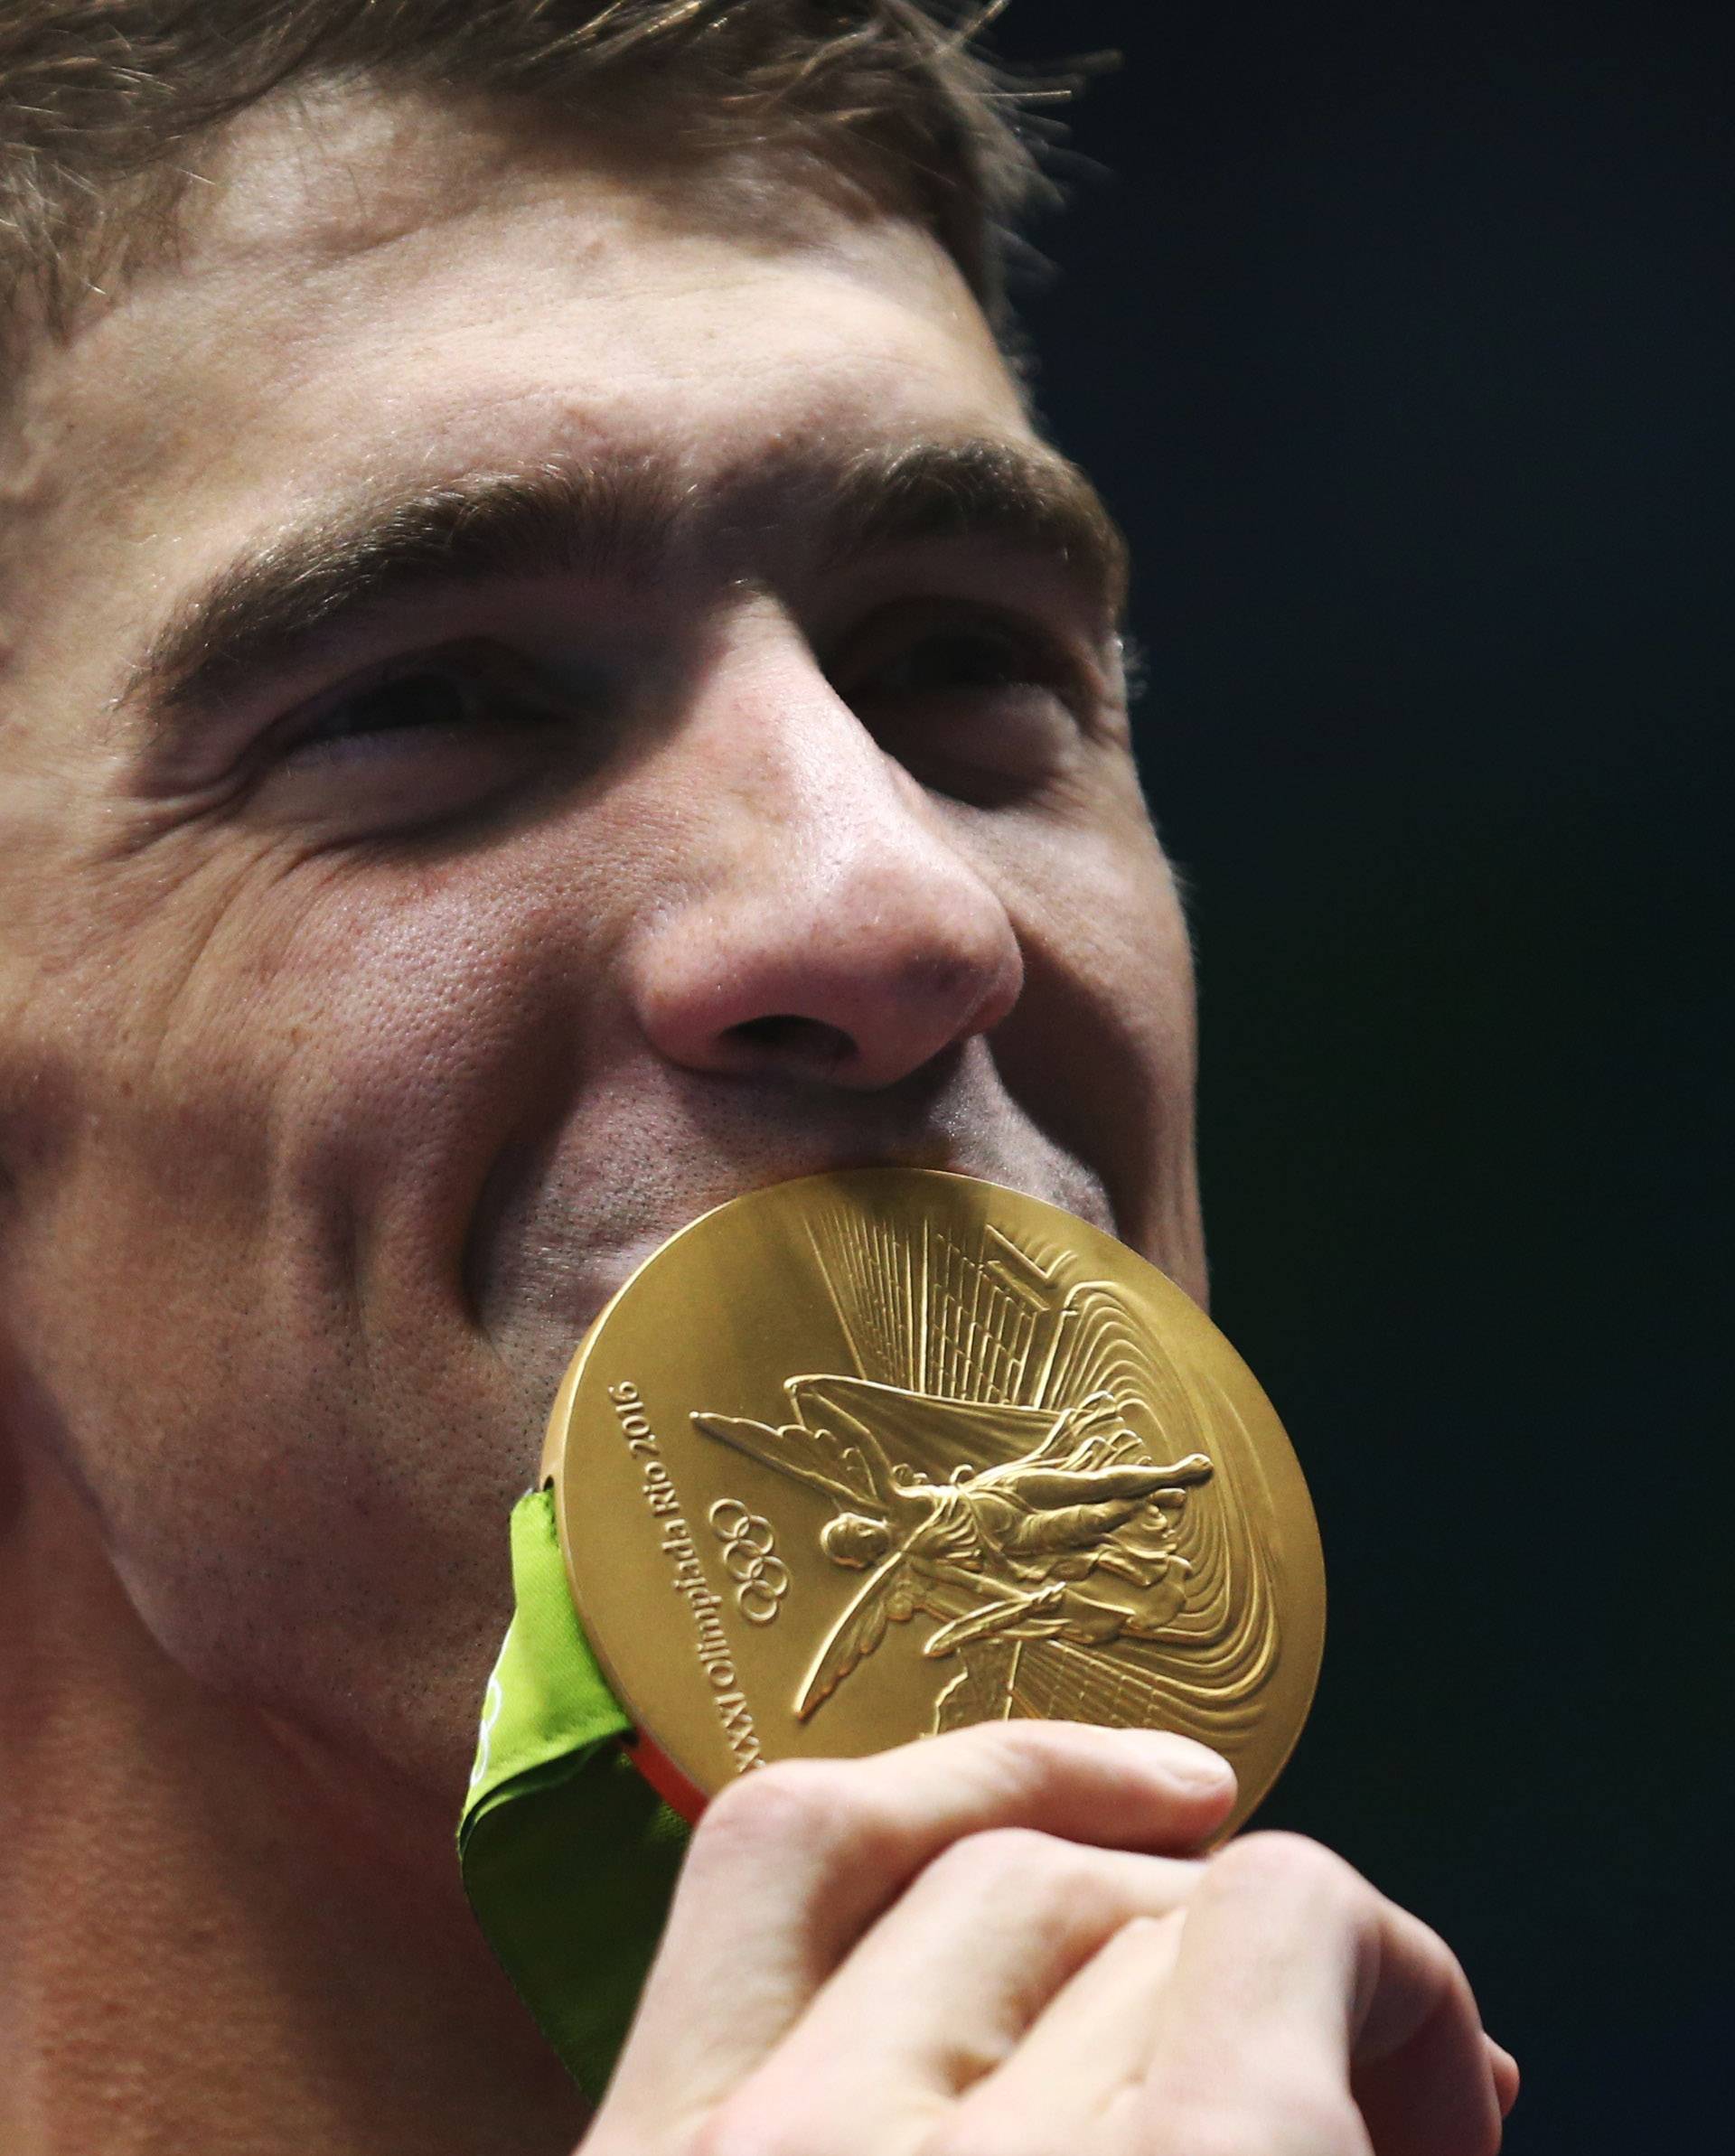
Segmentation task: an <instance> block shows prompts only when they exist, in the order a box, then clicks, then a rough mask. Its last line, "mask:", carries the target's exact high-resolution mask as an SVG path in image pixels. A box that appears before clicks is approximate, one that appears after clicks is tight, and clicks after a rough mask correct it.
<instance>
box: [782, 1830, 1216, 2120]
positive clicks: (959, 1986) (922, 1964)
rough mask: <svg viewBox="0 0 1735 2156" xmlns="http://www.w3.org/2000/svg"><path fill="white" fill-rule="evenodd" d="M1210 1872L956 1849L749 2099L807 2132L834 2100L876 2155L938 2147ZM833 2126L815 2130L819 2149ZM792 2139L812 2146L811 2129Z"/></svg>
mask: <svg viewBox="0 0 1735 2156" xmlns="http://www.w3.org/2000/svg"><path fill="white" fill-rule="evenodd" d="M1201 1869H1202V1868H1201V1867H1200V1866H1199V1865H1197V1864H1191V1863H1186V1862H1182V1861H1177V1860H1174V1859H1170V1858H1164V1857H1145V1856H1131V1855H1128V1854H1126V1853H1125V1852H1123V1851H1119V1850H1098V1849H1084V1848H1081V1847H1080V1846H1079V1845H1078V1844H1077V1843H1075V1842H1062V1841H1059V1840H1056V1839H1055V1837H1053V1836H1051V1835H1046V1834H1035V1833H1029V1832H1028V1831H1027V1830H1025V1829H1020V1828H1016V1827H1002V1828H1000V1829H999V1830H997V1831H995V1832H993V1833H985V1834H972V1835H970V1836H969V1837H967V1838H966V1839H965V1840H964V1841H962V1842H954V1843H953V1844H952V1847H951V1848H950V1849H949V1850H946V1851H943V1853H942V1854H941V1855H940V1856H939V1857H937V1858H936V1859H935V1860H934V1861H933V1863H932V1864H930V1865H929V1866H928V1868H927V1869H926V1870H924V1872H923V1873H922V1874H921V1876H920V1877H919V1878H918V1879H916V1880H915V1881H914V1884H913V1885H912V1886H911V1887H910V1888H909V1889H908V1891H907V1892H906V1893H905V1895H904V1896H903V1898H902V1899H901V1900H899V1901H898V1902H897V1903H896V1905H895V1906H894V1907H893V1908H891V1909H890V1910H889V1911H888V1912H887V1913H886V1915H885V1916H884V1917H881V1918H880V1920H879V1922H878V1923H877V1924H876V1925H875V1926H873V1928H872V1929H871V1930H870V1931H869V1932H868V1933H867V1936H866V1937H865V1938H863V1939H862V1940H861V1941H860V1943H859V1944H858V1945H857V1946H856V1948H855V1949H854V1951H853V1952H852V1953H851V1954H849V1957H848V1959H847V1960H846V1961H845V1962H844V1963H843V1965H842V1966H841V1967H840V1968H839V1970H838V1972H837V1973H836V1974H835V1975H834V1976H832V1977H831V1979H830V1982H829V1983H826V1984H825V1985H824V1986H823V1987H822V1988H821V1991H820V1992H819V1995H818V1996H817V1998H815V2000H814V2001H813V2003H812V2004H811V2006H810V2007H809V2009H808V2010H807V2011H806V2013H804V2014H803V2015H802V2018H801V2020H800V2021H799V2022H797V2024H796V2026H795V2027H794V2029H792V2030H791V2032H790V2034H789V2035H788V2037H787V2038H786V2039H784V2040H783V2042H782V2043H781V2044H779V2045H778V2046H777V2048H776V2049H775V2051H774V2054H773V2055H772V2057H771V2058H769V2059H768V2060H767V2062H766V2063H765V2065H764V2066H763V2067H761V2068H760V2069H759V2071H758V2073H757V2074H756V2075H755V2076H753V2078H752V2080H751V2081H750V2082H749V2083H748V2084H747V2085H746V2087H745V2088H744V2089H743V2091H742V2092H741V2093H742V2095H743V2097H744V2098H746V2101H747V2102H748V2104H751V2105H754V2106H756V2107H758V2109H759V2111H760V2113H761V2114H762V2115H763V2116H764V2117H766V2118H773V2119H778V2120H781V2121H783V2123H785V2125H789V2124H790V2123H792V2122H794V2123H795V2125H796V2126H797V2127H799V2123H800V2119H801V2116H802V2113H803V2111H804V2110H805V2109H806V2108H807V2107H810V2106H811V2105H812V2104H815V2103H821V2104H823V2105H824V2106H825V2108H826V2111H827V2113H828V2114H830V2115H832V2116H835V2117H844V2118H848V2119H849V2121H850V2122H851V2123H852V2128H853V2130H855V2131H856V2132H858V2133H859V2135H860V2138H861V2143H862V2146H863V2147H864V2148H871V2149H873V2150H875V2151H888V2152H889V2151H894V2150H896V2149H899V2148H902V2147H904V2146H906V2145H912V2144H914V2143H915V2142H920V2141H922V2140H925V2139H926V2137H927V2134H928V2133H929V2131H930V2130H931V2129H932V2127H933V2124H934V2123H935V2122H936V2121H937V2119H938V2118H939V2117H940V2116H941V2115H942V2114H943V2113H945V2112H946V2111H948V2110H950V2109H951V2108H952V2105H953V2104H954V2103H955V2101H956V2099H957V2098H958V2097H959V2096H960V2095H961V2094H962V2092H963V2091H964V2090H966V2089H968V2088H970V2087H971V2086H973V2085H974V2084H976V2083H977V2082H979V2081H980V2080H981V2079H982V2077H983V2076H985V2075H988V2074H990V2073H991V2072H992V2071H993V2070H994V2068H996V2067H999V2066H1001V2065H1002V2064H1003V2062H1004V2061H1006V2060H1007V2059H1008V2057H1010V2056H1011V2055H1012V2054H1013V2053H1014V2051H1015V2048H1016V2047H1018V2045H1019V2044H1020V2042H1021V2041H1022V2040H1024V2039H1027V2036H1028V2034H1029V2032H1030V2029H1031V2025H1032V2024H1033V2022H1035V2021H1036V2019H1037V2017H1038V2016H1039V2015H1040V2014H1041V2013H1042V2012H1043V2011H1044V2009H1045V2008H1046V2007H1047V2006H1048V2005H1050V2003H1051V2002H1052V2001H1054V1999H1055V1994H1056V1992H1059V1991H1060V1989H1061V1987H1062V1986H1063V1985H1064V1984H1065V1983H1068V1982H1069V1980H1071V1979H1073V1978H1074V1977H1075V1976H1076V1975H1077V1973H1078V1972H1079V1971H1080V1970H1081V1969H1082V1968H1083V1966H1084V1965H1085V1964H1087V1963H1090V1962H1091V1960H1092V1958H1093V1956H1095V1955H1097V1954H1099V1952H1100V1950H1102V1948H1103V1947H1104V1946H1105V1945H1106V1943H1107V1942H1108V1941H1110V1940H1111V1939H1112V1938H1113V1937H1114V1936H1115V1935H1116V1934H1117V1933H1119V1932H1120V1931H1121V1929H1122V1928H1123V1927H1124V1926H1126V1925H1127V1924H1129V1923H1130V1921H1131V1920H1132V1919H1134V1918H1135V1917H1166V1916H1168V1914H1169V1913H1170V1912H1171V1911H1172V1910H1174V1909H1177V1908H1179V1906H1180V1905H1181V1903H1182V1902H1183V1901H1184V1900H1185V1899H1186V1896H1187V1895H1188V1894H1189V1893H1190V1892H1191V1891H1192V1889H1193V1887H1194V1885H1195V1884H1196V1881H1197V1879H1198V1878H1199V1876H1200V1872H1201ZM1129 2056H1130V2057H1133V2058H1136V2057H1137V2056H1138V2055H1137V2054H1131V2055H1129ZM1050 2108H1051V2109H1052V2105H1051V2106H1050ZM1055 2115H1061V2114H1055ZM824 2123H825V2122H824V2120H823V2119H821V2118H815V2119H814V2120H813V2122H812V2129H813V2130H812V2133H811V2142H812V2144H813V2145H819V2143H820V2142H821V2140H822V2139H823V2133H822V2128H823V2126H824ZM745 2138H748V2139H750V2138H751V2137H750V2136H747V2137H745ZM792 2138H793V2140H794V2141H795V2142H796V2143H797V2144H800V2143H801V2142H802V2133H801V2132H800V2131H799V2130H797V2131H795V2132H794V2133H793V2134H792ZM989 2145H994V2144H992V2143H990V2144H989Z"/></svg>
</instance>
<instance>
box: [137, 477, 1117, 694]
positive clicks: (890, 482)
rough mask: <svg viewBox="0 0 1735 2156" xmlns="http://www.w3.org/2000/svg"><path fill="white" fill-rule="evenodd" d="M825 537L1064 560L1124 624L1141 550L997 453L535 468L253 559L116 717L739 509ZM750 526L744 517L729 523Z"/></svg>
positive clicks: (826, 544) (194, 601)
mask: <svg viewBox="0 0 1735 2156" xmlns="http://www.w3.org/2000/svg"><path fill="white" fill-rule="evenodd" d="M747 500H751V501H754V502H764V504H765V506H764V508H761V509H760V510H759V511H757V513H758V514H759V515H761V516H762V517H764V520H766V521H767V522H769V521H771V520H773V519H774V518H776V517H777V516H778V515H779V514H780V513H781V514H783V515H790V514H793V515H795V516H798V517H805V518H807V519H811V520H813V521H814V522H815V523H816V525H817V532H816V537H817V538H818V539H819V541H820V544H819V548H818V558H819V559H820V560H821V563H822V565H823V566H825V567H836V566H839V565H840V564H842V563H845V562H848V561H849V560H851V559H855V558H861V557H863V556H866V555H867V554H870V553H873V552H877V551H882V550H889V549H892V548H897V547H900V546H908V545H918V544H921V543H922V542H924V541H934V540H939V541H957V542H967V541H970V540H974V539H986V540H990V541H999V542H1001V543H1003V544H1008V545H1010V546H1012V547H1013V548H1018V549H1019V550H1022V551H1025V552H1027V553H1031V554H1035V555H1043V556H1046V557H1048V558H1051V559H1054V560H1056V561H1057V562H1058V563H1059V564H1060V565H1061V566H1062V567H1064V568H1065V569H1066V570H1067V571H1068V572H1069V574H1071V575H1072V576H1074V577H1075V578H1076V579H1078V580H1079V581H1080V582H1082V584H1083V586H1084V587H1085V588H1086V590H1087V591H1089V592H1090V593H1091V595H1093V597H1095V598H1098V599H1100V601H1101V603H1102V606H1103V608H1104V610H1105V612H1106V614H1108V615H1109V617H1110V618H1111V620H1112V619H1114V618H1118V616H1119V614H1120V612H1121V606H1122V605H1123V604H1124V601H1125V595H1126V583H1127V555H1126V546H1125V542H1124V540H1123V539H1122V538H1121V533H1120V531H1119V530H1118V528H1117V527H1116V525H1115V523H1114V520H1113V519H1112V518H1111V516H1110V514H1109V512H1108V511H1107V509H1106V508H1105V507H1104V506H1103V504H1102V501H1101V499H1100V498H1099V496H1098V495H1097V493H1096V491H1095V489H1094V488H1093V486H1092V485H1091V483H1090V482H1089V481H1088V480H1087V479H1086V478H1085V477H1084V475H1083V473H1082V472H1080V471H1079V470H1078V468H1077V467H1076V466H1075V465H1074V464H1069V463H1068V462H1067V461H1066V459H1065V458H1064V457H1062V456H1060V455H1058V454H1057V453H1056V452H1055V451H1052V450H1048V449H1043V448H1039V447H1036V446H1034V445H1023V444H1019V443H1011V442H1004V441H997V440H992V439H980V440H978V439H970V440H965V441H961V442H951V441H947V442H918V443H914V444H910V445H904V446H901V447H898V448H895V449H887V450H878V449H876V450H870V451H867V452H864V453H863V454H861V455H858V456H856V457H853V458H850V459H849V460H848V461H846V462H844V463H843V464H839V465H838V466H835V467H831V468H829V469H828V468H819V469H815V468H813V467H812V466H811V464H807V463H805V462H804V461H802V460H792V461H791V462H790V463H789V464H788V465H787V466H786V468H783V469H778V468H776V467H773V468H770V469H762V470H761V471H759V472H757V473H752V474H749V475H746V476H745V477H744V478H742V479H740V480H737V481H735V482H733V483H726V484H725V485H724V486H723V487H722V488H721V489H719V490H718V491H717V492H716V493H710V494H707V493H705V492H702V491H701V490H700V489H699V487H697V486H696V485H695V484H694V483H693V482H692V481H691V479H690V478H689V477H687V476H685V475H683V474H682V473H680V472H679V471H678V470H677V469H676V468H675V467H674V466H673V465H672V464H664V463H661V462H660V461H659V460H657V459H654V458H649V457H647V458H638V459H632V460H626V461H623V462H622V463H620V464H614V465H596V466H586V467H579V468H575V467H572V466H569V465H566V464H547V465H540V466H536V467H534V468H532V469H530V470H528V471H524V472H519V473H478V474H474V475H472V476H469V477H466V478H463V479H459V480H455V481H453V482H451V483H445V484H442V485H436V486H433V487H425V488H419V489H415V490H407V491H403V492H393V493H380V492H372V493H369V494H365V495H363V496H361V497H360V498H359V499H356V500H352V501H351V502H345V503H342V504H341V505H338V506H336V507H333V508H331V509H328V510H326V511H324V512H321V513H317V514H315V515H314V517H312V518H311V519H310V520H308V521H307V522H305V524H303V525H301V526H299V527H296V528H294V529H291V530H286V531H283V532H279V533H277V534H274V535H273V536H272V537H271V538H270V539H267V540H265V541H263V542H262V543H260V544H259V545H258V546H256V547H254V548H250V549H249V550H247V551H246V552H244V553H243V554H241V555H240V556H239V557H238V558H236V559H235V560H233V561H231V562H230V564H229V565H228V566H227V567H225V568H223V569H222V570H220V572H219V573H218V574H217V575H216V576H213V577H212V578H211V580H210V581H209V582H208V583H207V584H206V585H205V586H203V587H202V589H201V590H200V591H199V592H198V593H196V594H195V595H193V596H192V598H190V599H188V600H186V601H184V602H183V604H182V605H180V606H179V607H178V608H177V609H176V610H175V612H174V614H173V615H172V616H171V618H170V619H169V620H168V622H167V623H165V624H164V627H163V629H162V630H161V631H160V632H159V633H158V634H157V635H156V636H155V637H154V638H153V639H152V641H151V642H150V645H149V647H148V649H147V650H146V651H145V653H144V654H143V656H142V657H141V658H139V659H138V660H137V661H135V663H134V664H133V666H132V667H131V669H130V670H129V671H128V674H127V680H126V684H125V686H124V688H123V689H122V690H121V693H120V696H119V697H118V698H117V708H123V707H134V706H138V707H143V708H149V709H150V710H152V711H154V712H155V713H156V714H157V715H159V716H160V717H165V718H166V717H174V716H176V715H180V714H196V713H199V712H202V711H206V710H210V709H212V708H215V707H216V706H218V705H219V704H220V703H221V702H222V701H223V700H224V698H226V697H230V696H233V695H234V694H235V693H236V692H237V691H238V690H239V689H242V688H244V687H246V686H248V685H249V684H251V683H254V682H256V681H258V680H262V679H265V678H267V677H268V676H269V674H270V673H271V672H273V671H274V670H280V669H282V668H283V667H285V666H286V665H287V664H289V663H291V662H293V661H294V660H295V657H296V656H297V655H298V654H300V653H301V652H302V651H304V650H305V648H306V647H307V646H309V645H310V644H312V643H313V642H314V641H315V640H316V639H318V638H319V637H320V636H321V635H322V634H324V633H330V632H331V631H333V629H334V628H335V627H336V626H337V625H338V623H339V622H340V621H341V620H342V621H347V620H349V619H350V618H352V617H353V616H355V615H358V614H365V613H367V612H370V611H375V610H378V609H380V608H383V607H386V606H389V605H399V604H406V603H409V602H413V601H414V600H416V599H417V598H424V599H426V598H427V597H429V596H431V595H436V594H437V593H439V592H441V591H445V590H455V589H460V588H463V587H465V586H475V585H480V584H485V583H494V582H498V581H502V580H510V579H513V578H530V577H540V576H562V575H566V576H575V575H576V576H588V577H591V578H598V579H600V578H607V577H616V578H623V577H624V578H630V579H634V580H643V581H651V580H653V579H654V578H655V577H656V576H657V575H658V574H659V572H660V571H661V569H662V568H664V567H666V566H667V563H668V561H669V559H670V557H671V552H672V550H673V548H674V546H675V544H676V541H677V539H678V538H679V537H680V533H681V531H682V530H683V529H684V528H685V527H686V526H688V525H689V523H691V522H692V521H694V520H703V519H704V518H705V517H706V516H707V515H708V514H710V513H712V512H714V511H717V512H721V513H722V514H724V515H726V516H728V518H729V521H730V522H731V523H732V524H734V523H736V522H737V521H738V511H739V505H740V504H741V502H744V501H747ZM732 510H733V511H735V512H736V513H735V514H734V515H730V513H729V512H730V511H732Z"/></svg>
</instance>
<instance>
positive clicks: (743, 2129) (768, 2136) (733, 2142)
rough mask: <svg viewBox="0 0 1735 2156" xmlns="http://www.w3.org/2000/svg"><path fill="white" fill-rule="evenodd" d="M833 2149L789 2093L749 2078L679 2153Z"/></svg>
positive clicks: (705, 2155)
mask: <svg viewBox="0 0 1735 2156" xmlns="http://www.w3.org/2000/svg"><path fill="white" fill-rule="evenodd" d="M836 2151H839V2142H838V2140H837V2138H836V2134H835V2133H834V2132H832V2131H830V2130H829V2129H828V2127H827V2125H826V2123H825V2122H824V2121H823V2120H821V2119H819V2118H816V2117H814V2116H812V2115H811V2113H810V2112H809V2110H808V2109H807V2107H806V2106H804V2105H801V2104H797V2102H796V2101H795V2100H794V2098H793V2096H792V2095H790V2094H788V2093H785V2094H784V2095H781V2096H780V2095H776V2094H774V2092H773V2091H771V2090H769V2089H762V2088H760V2087H758V2086H755V2084H754V2083H752V2082H749V2083H747V2084H746V2086H744V2087H743V2088H741V2089H738V2090H737V2091H736V2094H735V2095H732V2096H729V2097H727V2098H726V2099H725V2100H724V2102H723V2103H721V2104H718V2105H717V2109H716V2110H715V2111H713V2112H712V2113H711V2114H710V2115H709V2116H708V2118H706V2119H705V2120H704V2121H703V2122H702V2123H700V2124H699V2126H698V2127H697V2128H696V2129H695V2130H694V2132H693V2133H691V2134H690V2135H689V2138H688V2139H687V2141H686V2142H685V2143H684V2144H683V2146H682V2149H681V2152H680V2156H834V2152H836Z"/></svg>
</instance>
